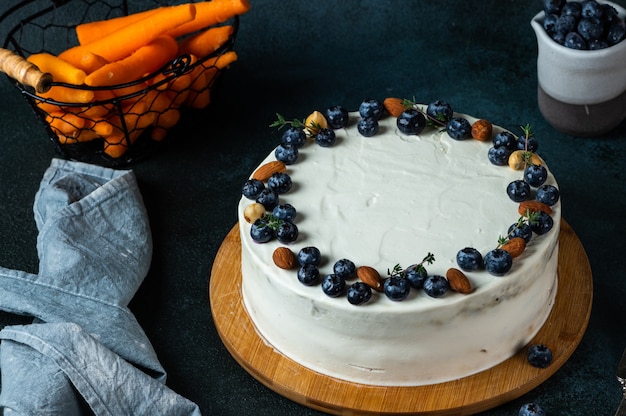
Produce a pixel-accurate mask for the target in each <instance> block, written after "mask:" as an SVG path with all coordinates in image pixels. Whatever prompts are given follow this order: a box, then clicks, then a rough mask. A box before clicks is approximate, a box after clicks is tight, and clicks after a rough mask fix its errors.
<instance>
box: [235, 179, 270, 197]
mask: <svg viewBox="0 0 626 416" xmlns="http://www.w3.org/2000/svg"><path fill="white" fill-rule="evenodd" d="M263 189H265V185H264V184H263V182H261V181H260V180H258V179H248V180H247V181H245V182H244V184H243V186H242V187H241V193H242V194H243V196H245V197H246V198H248V199H257V198H258V196H259V194H260V193H261V191H262V190H263Z"/></svg>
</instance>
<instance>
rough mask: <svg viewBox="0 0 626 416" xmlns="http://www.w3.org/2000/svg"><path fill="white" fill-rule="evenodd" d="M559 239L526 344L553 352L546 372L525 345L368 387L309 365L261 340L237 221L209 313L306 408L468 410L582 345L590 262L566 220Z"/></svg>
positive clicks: (504, 398)
mask: <svg viewBox="0 0 626 416" xmlns="http://www.w3.org/2000/svg"><path fill="white" fill-rule="evenodd" d="M559 244H560V249H559V267H558V275H559V283H558V290H557V295H556V300H555V305H554V307H553V309H552V312H551V313H550V315H549V317H548V320H547V321H546V323H545V324H544V326H543V327H542V328H541V330H540V331H539V333H538V334H537V335H536V336H535V338H534V339H533V340H532V341H531V342H530V344H533V343H542V344H546V345H548V346H549V347H550V349H551V350H552V353H553V362H552V364H551V365H550V366H549V367H548V368H545V369H539V368H535V367H532V366H531V365H530V364H528V362H527V359H526V353H527V349H526V348H523V349H522V350H521V351H519V352H518V353H517V354H516V355H514V356H513V357H511V358H510V359H508V360H507V361H505V362H503V363H502V364H500V365H497V366H495V367H493V368H491V369H489V370H486V371H483V372H481V373H478V374H475V375H473V376H469V377H465V378H462V379H459V380H455V381H450V382H446V383H440V384H433V385H428V386H418V387H385V386H370V385H364V384H356V383H350V382H347V381H343V380H339V379H336V378H332V377H329V376H326V375H323V374H320V373H317V372H314V371H312V370H309V369H308V368H306V367H303V366H301V365H299V364H298V363H296V362H295V361H293V360H291V359H289V358H287V357H285V356H284V355H282V354H280V353H279V352H278V351H276V350H274V349H273V348H272V347H271V346H270V345H268V344H266V343H265V341H264V340H263V339H262V338H261V337H260V336H259V334H258V333H257V331H256V329H255V327H254V324H253V323H252V321H251V320H250V317H249V316H248V314H247V312H246V309H245V307H244V305H243V303H242V302H243V301H242V298H241V267H240V263H241V241H240V237H239V227H238V225H235V226H234V227H233V228H232V230H231V231H230V232H229V233H228V235H227V236H226V238H225V239H224V241H223V243H222V246H221V247H220V249H219V251H218V253H217V256H216V259H215V262H214V264H213V269H212V273H211V279H210V282H209V298H210V302H211V311H212V315H213V319H214V321H215V325H216V328H217V331H218V333H219V335H220V337H221V339H222V341H223V342H224V345H225V346H226V348H227V349H228V351H229V352H230V353H231V355H232V356H233V358H234V359H235V360H236V361H237V362H238V363H239V364H240V365H241V366H242V367H243V368H244V369H245V370H246V371H248V372H249V373H250V374H251V375H252V376H253V377H254V378H255V379H257V380H258V381H260V382H261V383H262V384H264V385H265V386H267V387H268V388H270V389H271V390H273V391H275V392H277V393H279V394H281V395H283V396H285V397H287V398H288V399H290V400H293V401H295V402H297V403H300V404H302V405H304V406H307V407H310V408H313V409H316V410H320V411H323V412H327V413H330V414H335V415H471V414H474V413H477V412H481V411H485V410H488V409H491V408H494V407H496V406H498V405H501V404H503V403H506V402H508V401H510V400H513V399H515V398H517V397H520V396H521V395H523V394H525V393H527V392H529V391H530V390H532V389H533V388H535V387H536V386H538V385H539V384H541V383H542V382H544V381H545V380H547V379H548V378H549V377H550V376H551V375H552V374H554V373H555V372H556V371H557V370H558V369H559V368H560V367H561V366H562V365H563V364H564V363H565V362H566V361H567V359H568V358H569V357H570V356H571V355H572V353H573V352H574V350H575V349H576V347H577V346H578V344H579V343H580V340H581V339H582V336H583V334H584V332H585V330H586V329H587V324H588V322H589V316H590V314H591V304H592V298H593V279H592V273H591V267H590V265H589V261H588V259H587V254H586V253H585V250H584V248H583V246H582V244H581V242H580V240H579V239H578V237H577V236H576V234H575V232H574V231H573V230H572V228H571V227H570V226H569V225H568V224H567V223H566V222H565V221H562V223H561V234H560V236H559Z"/></svg>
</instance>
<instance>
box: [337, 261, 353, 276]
mask: <svg viewBox="0 0 626 416" xmlns="http://www.w3.org/2000/svg"><path fill="white" fill-rule="evenodd" d="M333 273H335V274H336V275H338V276H341V277H343V278H344V279H350V278H352V277H354V273H356V266H355V265H354V262H352V260H348V259H341V260H337V261H336V262H335V264H334V265H333Z"/></svg>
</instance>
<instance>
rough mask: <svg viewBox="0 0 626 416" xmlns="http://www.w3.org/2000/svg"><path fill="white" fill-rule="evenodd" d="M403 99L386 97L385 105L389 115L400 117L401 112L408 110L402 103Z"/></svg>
mask: <svg viewBox="0 0 626 416" xmlns="http://www.w3.org/2000/svg"><path fill="white" fill-rule="evenodd" d="M403 101H404V100H402V98H393V97H389V98H385V100H384V101H383V107H385V110H387V112H388V113H389V115H391V116H393V117H400V114H402V113H403V112H404V110H406V106H405V105H404V104H402V102H403Z"/></svg>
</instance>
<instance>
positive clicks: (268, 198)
mask: <svg viewBox="0 0 626 416" xmlns="http://www.w3.org/2000/svg"><path fill="white" fill-rule="evenodd" d="M256 202H258V203H259V204H261V205H263V206H264V207H265V209H266V210H267V211H271V210H273V209H274V207H275V206H276V205H278V194H277V193H276V191H274V190H272V189H269V188H265V189H263V190H262V191H261V192H260V193H259V195H258V196H257V198H256Z"/></svg>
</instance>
